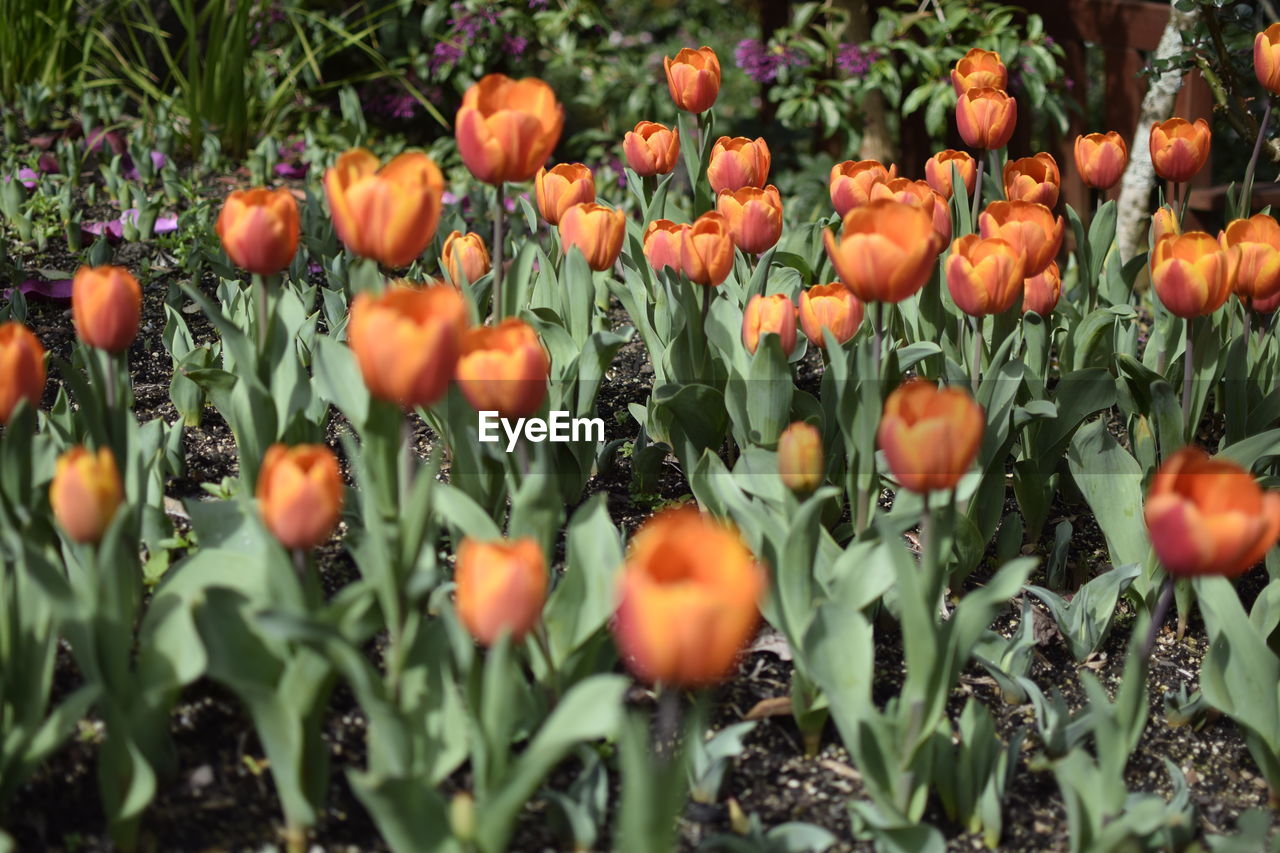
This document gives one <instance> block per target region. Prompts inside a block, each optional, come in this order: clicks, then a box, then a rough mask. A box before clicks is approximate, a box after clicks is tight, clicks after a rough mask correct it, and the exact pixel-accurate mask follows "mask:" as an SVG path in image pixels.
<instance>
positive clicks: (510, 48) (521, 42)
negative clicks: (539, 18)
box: [503, 36, 529, 56]
mask: <svg viewBox="0 0 1280 853" xmlns="http://www.w3.org/2000/svg"><path fill="white" fill-rule="evenodd" d="M503 44H504V45H505V47H506V49H507V53H509V54H511V55H512V56H523V55H524V52H525V48H527V47H528V46H529V40H528V39H527V38H525V37H524V36H507V37H506V38H505V39H503Z"/></svg>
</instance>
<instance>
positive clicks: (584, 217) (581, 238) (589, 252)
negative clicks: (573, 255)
mask: <svg viewBox="0 0 1280 853" xmlns="http://www.w3.org/2000/svg"><path fill="white" fill-rule="evenodd" d="M626 236H627V217H626V215H625V214H624V213H623V212H622V211H621V210H616V209H614V208H612V207H605V206H604V205H601V204H594V203H592V204H575V205H574V206H573V207H571V208H569V209H568V210H567V211H565V214H564V218H563V219H561V220H560V242H561V245H562V247H563V249H564V253H565V254H566V255H567V254H568V253H569V249H570V248H571V247H573V246H577V247H578V250H579V251H580V252H582V255H583V257H585V258H586V259H587V266H589V267H591V268H592V269H593V270H597V271H598V270H607V269H609V267H611V266H613V262H614V261H616V260H617V259H618V254H619V253H620V252H621V251H622V241H623V238H625V237H626Z"/></svg>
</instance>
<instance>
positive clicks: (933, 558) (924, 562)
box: [920, 492, 942, 607]
mask: <svg viewBox="0 0 1280 853" xmlns="http://www.w3.org/2000/svg"><path fill="white" fill-rule="evenodd" d="M920 500H921V501H922V502H923V504H924V507H923V509H921V510H920V567H921V569H922V570H923V574H924V584H925V594H926V596H927V599H926V600H927V601H928V602H929V606H930V607H936V606H937V604H938V601H937V598H938V597H940V596H941V595H942V590H941V589H940V586H941V584H940V583H939V580H940V579H939V577H938V548H937V540H938V536H937V531H936V530H935V528H934V523H933V513H932V512H930V511H929V493H928V492H925V493H924V494H923V495H921V496H920Z"/></svg>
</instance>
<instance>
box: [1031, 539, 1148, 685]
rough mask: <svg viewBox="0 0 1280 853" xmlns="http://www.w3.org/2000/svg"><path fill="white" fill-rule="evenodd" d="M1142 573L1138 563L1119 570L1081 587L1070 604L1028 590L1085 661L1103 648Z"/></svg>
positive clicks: (1033, 588) (1052, 595) (1038, 590)
mask: <svg viewBox="0 0 1280 853" xmlns="http://www.w3.org/2000/svg"><path fill="white" fill-rule="evenodd" d="M1141 571H1142V567H1141V566H1140V565H1139V564H1137V563H1133V564H1130V565H1127V566H1117V567H1115V568H1113V569H1110V570H1108V571H1105V572H1103V573H1102V574H1100V575H1098V576H1097V577H1095V578H1094V579H1093V580H1091V581H1089V582H1088V583H1086V584H1085V585H1084V586H1082V587H1080V589H1079V590H1077V591H1076V594H1075V595H1074V596H1072V598H1071V599H1070V600H1069V601H1068V600H1064V599H1063V598H1062V597H1061V596H1059V595H1057V594H1056V593H1053V592H1050V591H1049V590H1047V589H1045V588H1043V587H1039V586H1028V587H1027V588H1026V589H1027V592H1029V593H1031V594H1032V595H1034V596H1035V597H1036V598H1038V599H1040V600H1041V601H1043V602H1044V604H1045V606H1046V607H1048V608H1049V612H1050V613H1052V614H1053V618H1054V621H1055V622H1057V623H1058V627H1059V628H1060V629H1061V630H1062V636H1063V637H1065V638H1066V641H1067V645H1068V646H1070V648H1071V654H1072V656H1073V657H1074V658H1075V659H1076V660H1081V661H1082V660H1084V659H1085V658H1087V657H1088V656H1089V655H1091V654H1093V653H1094V652H1095V651H1097V649H1098V647H1099V646H1100V645H1102V641H1103V640H1104V639H1105V638H1106V635H1107V630H1108V629H1109V628H1110V627H1111V620H1112V619H1113V618H1114V616H1115V611H1116V603H1117V602H1118V601H1119V600H1120V596H1121V595H1123V594H1124V591H1125V590H1126V589H1128V588H1129V585H1130V584H1132V583H1133V581H1134V579H1135V578H1136V577H1138V575H1139V574H1140V573H1141Z"/></svg>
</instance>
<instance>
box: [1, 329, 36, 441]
mask: <svg viewBox="0 0 1280 853" xmlns="http://www.w3.org/2000/svg"><path fill="white" fill-rule="evenodd" d="M47 378H48V376H47V374H46V372H45V366H44V347H43V346H41V345H40V340H39V339H38V338H37V337H36V336H35V335H34V334H32V332H31V330H30V329H28V328H27V327H26V326H24V325H22V324H21V323H16V322H13V321H10V322H7V323H0V424H7V423H9V419H10V418H12V417H13V410H14V409H16V408H18V402H19V401H20V400H26V401H27V403H28V405H30V406H32V407H33V408H34V407H36V406H39V405H40V397H41V396H42V395H43V394H44V384H45V380H46V379H47Z"/></svg>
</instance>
